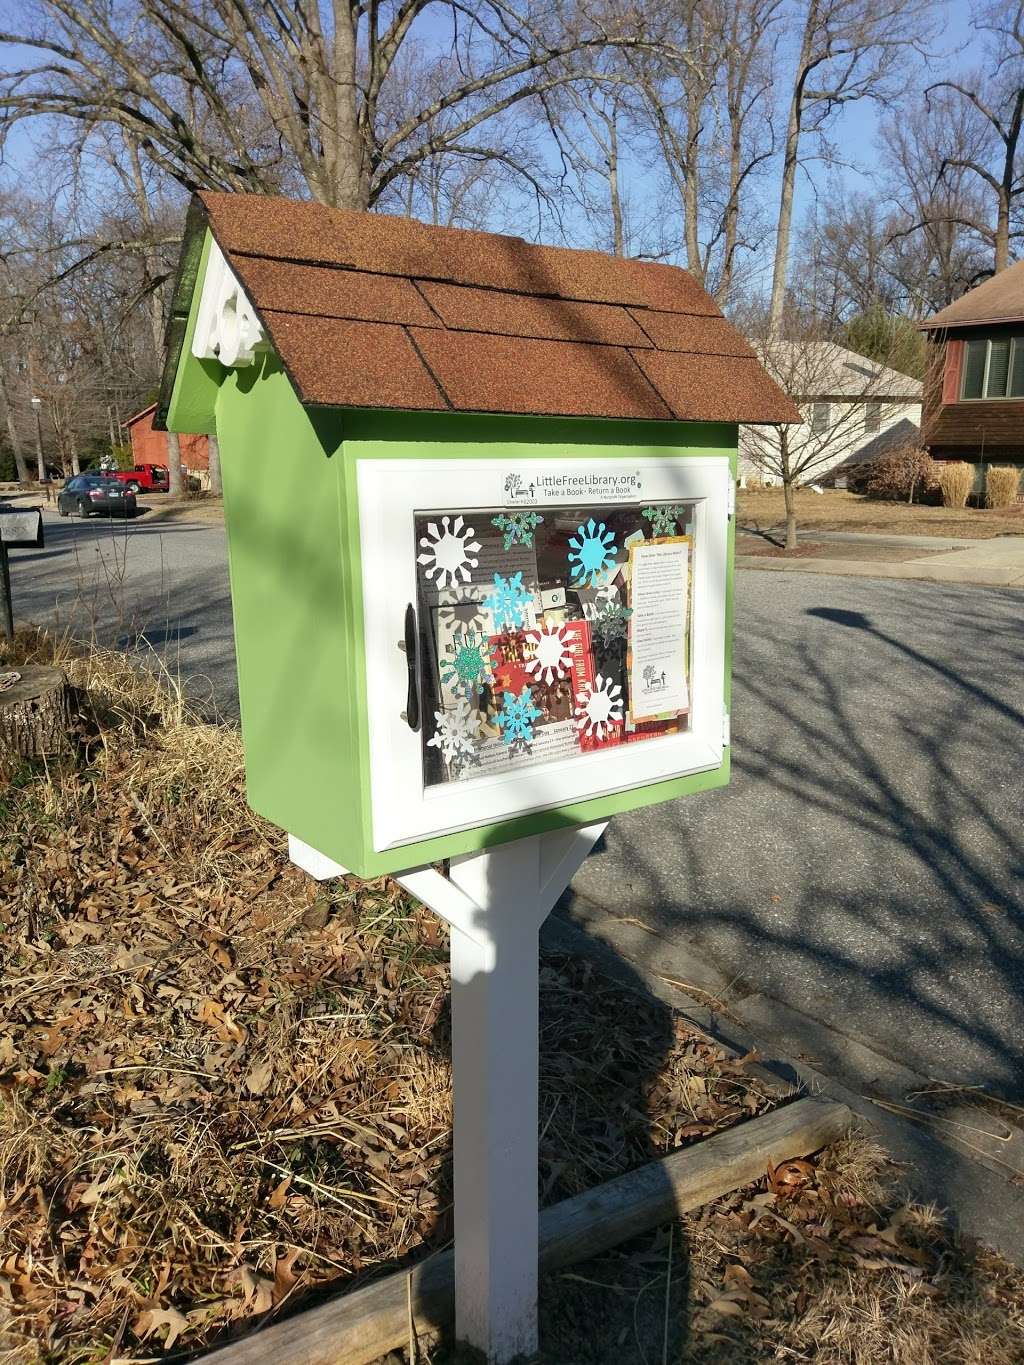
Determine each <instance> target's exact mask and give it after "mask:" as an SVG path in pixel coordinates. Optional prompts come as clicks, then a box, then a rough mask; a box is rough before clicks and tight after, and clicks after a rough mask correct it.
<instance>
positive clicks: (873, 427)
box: [864, 403, 882, 436]
mask: <svg viewBox="0 0 1024 1365" xmlns="http://www.w3.org/2000/svg"><path fill="white" fill-rule="evenodd" d="M881 429H882V405H881V403H865V404H864V434H865V436H877V435H878V433H879V432H880V431H881Z"/></svg>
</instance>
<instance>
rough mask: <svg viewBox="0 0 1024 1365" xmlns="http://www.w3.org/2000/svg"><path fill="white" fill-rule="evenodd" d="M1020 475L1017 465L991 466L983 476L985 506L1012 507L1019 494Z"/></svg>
mask: <svg viewBox="0 0 1024 1365" xmlns="http://www.w3.org/2000/svg"><path fill="white" fill-rule="evenodd" d="M1020 474H1021V471H1020V469H1019V467H1018V466H1017V465H1012V464H994V465H991V466H990V467H989V471H988V474H987V475H986V476H985V506H986V507H1012V506H1013V505H1014V503H1016V501H1017V496H1018V494H1019V493H1020Z"/></svg>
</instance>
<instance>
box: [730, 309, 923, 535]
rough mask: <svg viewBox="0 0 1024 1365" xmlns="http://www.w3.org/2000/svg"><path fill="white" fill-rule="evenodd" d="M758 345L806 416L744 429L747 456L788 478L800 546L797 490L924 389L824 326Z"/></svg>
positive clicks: (789, 512) (791, 531) (789, 510)
mask: <svg viewBox="0 0 1024 1365" xmlns="http://www.w3.org/2000/svg"><path fill="white" fill-rule="evenodd" d="M755 344H756V347H757V349H758V351H759V352H760V355H761V359H762V361H763V363H764V364H765V366H766V368H767V369H768V370H769V372H770V373H771V374H772V375H773V376H774V378H775V379H776V381H777V382H778V383H779V385H780V386H781V387H782V388H783V389H784V390H785V391H786V393H788V394H789V396H790V397H791V398H792V399H793V400H794V402H795V403H796V404H797V406H798V407H799V408H800V409H801V412H802V413H803V416H804V419H805V420H804V423H803V425H800V426H797V425H795V424H784V425H782V426H779V427H743V428H742V429H741V454H742V456H743V457H744V459H746V460H748V461H749V462H750V463H751V464H752V465H754V467H755V468H757V469H759V470H760V471H762V472H763V473H765V474H767V475H769V476H770V477H771V478H772V479H774V480H778V481H779V482H780V483H781V484H782V491H783V497H784V500H785V505H786V549H787V550H795V549H796V546H797V511H796V490H797V488H799V487H800V486H801V485H802V484H809V483H813V482H814V481H815V479H816V478H820V477H822V476H823V475H824V474H825V473H826V472H827V471H828V470H829V469H831V468H833V467H834V466H835V465H837V464H839V463H841V462H842V461H843V460H844V459H846V458H848V457H849V456H850V455H852V454H853V453H854V451H855V450H856V449H857V448H858V447H859V446H861V445H863V444H864V443H865V442H866V441H867V440H868V439H869V435H870V430H869V429H875V428H876V427H877V430H878V431H879V432H881V431H883V430H885V429H886V428H889V427H892V425H893V424H894V422H895V421H896V419H897V418H899V416H900V414H901V412H902V410H903V409H904V407H905V406H906V405H907V404H913V403H915V402H919V401H920V388H919V386H918V385H917V384H916V381H914V380H912V379H909V378H906V379H904V377H903V376H894V375H893V374H892V372H891V371H890V370H889V369H888V368H887V367H886V366H885V365H883V364H880V363H878V362H877V361H872V360H867V359H865V358H862V357H860V356H851V354H850V352H849V351H847V350H846V349H845V348H843V347H841V346H839V345H838V344H837V343H836V342H835V341H832V340H830V339H828V338H824V337H822V336H821V334H820V332H819V333H818V334H817V335H813V334H811V335H808V334H807V333H806V332H805V334H804V335H803V336H802V337H801V339H800V340H798V341H786V340H783V339H781V338H780V337H779V336H778V335H777V334H775V333H774V332H772V333H769V334H768V335H767V336H765V337H762V338H761V339H759V340H758V341H757V342H756V343H755ZM900 381H903V382H900ZM868 419H870V421H869V420H868Z"/></svg>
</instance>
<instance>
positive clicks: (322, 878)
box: [288, 834, 348, 882]
mask: <svg viewBox="0 0 1024 1365" xmlns="http://www.w3.org/2000/svg"><path fill="white" fill-rule="evenodd" d="M288 858H289V860H290V861H291V862H293V863H294V864H295V866H296V867H301V868H302V870H303V872H308V873H309V875H310V876H311V877H312V878H313V879H314V880H315V881H318V882H329V881H330V880H331V878H332V877H343V876H344V875H345V874H346V873H347V872H348V868H347V867H342V865H341V863H336V862H335V861H334V859H333V858H328V856H327V854H326V853H321V852H320V851H319V849H315V848H314V847H313V846H312V844H307V843H305V841H304V840H302V839H297V838H296V837H295V835H294V834H289V835H288Z"/></svg>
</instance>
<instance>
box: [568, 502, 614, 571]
mask: <svg viewBox="0 0 1024 1365" xmlns="http://www.w3.org/2000/svg"><path fill="white" fill-rule="evenodd" d="M577 536H578V537H579V539H577ZM569 544H570V545H571V546H572V550H571V551H570V553H569V563H570V565H571V566H572V577H573V581H574V582H576V583H586V582H587V580H588V578H589V580H590V586H591V587H592V588H594V587H597V585H598V584H599V583H603V582H604V581H605V580H606V578H607V571H608V569H609V567H610V566H611V565H612V564H614V563H615V533H614V531H608V530H606V529H605V524H604V522H603V521H602V522H601V523H600V525H595V523H594V518H593V517H591V518H590V520H589V521H588V522H587V524H586V525H585V526H578V527H577V528H576V535H575V536H570V537H569Z"/></svg>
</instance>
